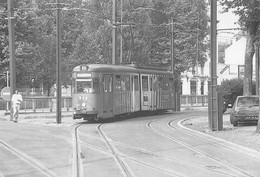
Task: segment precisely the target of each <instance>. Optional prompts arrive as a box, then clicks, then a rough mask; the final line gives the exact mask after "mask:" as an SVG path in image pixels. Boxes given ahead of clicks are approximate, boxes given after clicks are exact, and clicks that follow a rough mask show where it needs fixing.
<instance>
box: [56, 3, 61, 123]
mask: <svg viewBox="0 0 260 177" xmlns="http://www.w3.org/2000/svg"><path fill="white" fill-rule="evenodd" d="M56 3H57V18H56V28H57V33H56V40H57V44H56V45H57V46H56V86H57V87H56V94H57V95H56V106H57V107H56V122H57V124H60V123H61V25H60V23H61V12H60V11H61V9H60V0H56Z"/></svg>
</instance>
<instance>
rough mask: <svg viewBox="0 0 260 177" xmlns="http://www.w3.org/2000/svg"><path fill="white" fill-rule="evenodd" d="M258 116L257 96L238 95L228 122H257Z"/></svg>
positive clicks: (236, 123)
mask: <svg viewBox="0 0 260 177" xmlns="http://www.w3.org/2000/svg"><path fill="white" fill-rule="evenodd" d="M258 117H259V96H257V95H252V96H238V97H237V98H236V100H235V102H234V104H233V107H232V110H231V113H230V123H231V124H233V126H237V125H238V124H239V123H257V121H258Z"/></svg>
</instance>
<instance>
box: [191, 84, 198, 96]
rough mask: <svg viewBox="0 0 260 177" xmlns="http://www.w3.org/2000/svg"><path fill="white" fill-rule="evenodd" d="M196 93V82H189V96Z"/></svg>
mask: <svg viewBox="0 0 260 177" xmlns="http://www.w3.org/2000/svg"><path fill="white" fill-rule="evenodd" d="M196 93H197V83H196V81H190V94H191V95H196Z"/></svg>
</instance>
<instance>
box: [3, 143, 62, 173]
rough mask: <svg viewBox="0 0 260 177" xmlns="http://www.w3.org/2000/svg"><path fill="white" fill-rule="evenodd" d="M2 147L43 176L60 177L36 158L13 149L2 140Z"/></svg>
mask: <svg viewBox="0 0 260 177" xmlns="http://www.w3.org/2000/svg"><path fill="white" fill-rule="evenodd" d="M0 146H2V147H3V148H5V149H6V150H8V151H10V152H12V153H13V154H15V155H16V156H17V157H18V158H20V159H21V160H23V161H24V162H26V163H27V164H29V165H30V166H32V167H34V168H35V169H37V171H39V172H40V173H42V174H43V175H45V176H48V177H58V176H57V175H56V174H55V173H54V172H53V171H52V170H50V169H49V168H47V167H45V166H44V165H43V164H41V163H40V162H39V161H38V160H36V159H35V158H33V157H31V156H29V155H28V154H26V153H24V152H22V151H21V150H18V149H16V148H14V147H12V146H11V145H9V144H8V143H6V142H4V141H2V140H0ZM0 176H1V175H0ZM3 176H4V175H3Z"/></svg>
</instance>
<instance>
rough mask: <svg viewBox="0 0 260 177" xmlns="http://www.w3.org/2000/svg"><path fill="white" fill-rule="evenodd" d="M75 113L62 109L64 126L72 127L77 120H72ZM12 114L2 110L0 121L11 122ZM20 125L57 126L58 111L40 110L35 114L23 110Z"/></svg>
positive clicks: (31, 111) (0, 111)
mask: <svg viewBox="0 0 260 177" xmlns="http://www.w3.org/2000/svg"><path fill="white" fill-rule="evenodd" d="M72 115H73V112H72V111H67V110H66V109H62V111H61V121H62V124H64V125H69V124H70V125H72V124H74V123H75V122H77V121H75V120H73V118H72ZM10 117H11V116H10V112H7V111H5V110H0V121H10ZM18 123H35V124H48V125H50V124H53V125H57V121H56V111H55V112H50V111H46V110H41V111H40V110H38V111H37V112H33V110H26V112H25V111H24V110H21V111H20V113H19V118H18Z"/></svg>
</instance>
